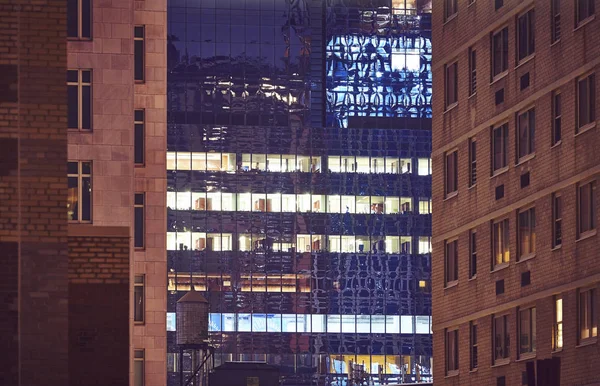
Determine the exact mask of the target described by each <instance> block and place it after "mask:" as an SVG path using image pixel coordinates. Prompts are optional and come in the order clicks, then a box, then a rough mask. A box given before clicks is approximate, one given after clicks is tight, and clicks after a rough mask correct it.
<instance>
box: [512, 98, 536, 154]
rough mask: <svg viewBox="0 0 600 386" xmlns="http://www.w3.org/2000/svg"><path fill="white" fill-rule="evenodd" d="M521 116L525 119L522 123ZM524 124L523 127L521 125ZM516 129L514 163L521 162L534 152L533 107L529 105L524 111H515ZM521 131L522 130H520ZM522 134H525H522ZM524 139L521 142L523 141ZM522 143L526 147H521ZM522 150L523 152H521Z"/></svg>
mask: <svg viewBox="0 0 600 386" xmlns="http://www.w3.org/2000/svg"><path fill="white" fill-rule="evenodd" d="M522 117H524V118H523V120H524V121H525V122H524V123H522V119H521V118H522ZM524 124H526V125H527V126H526V127H525V128H523V127H522V125H524ZM516 126H517V128H516V130H515V147H516V148H515V156H516V160H515V162H516V164H517V165H518V164H519V163H521V162H523V161H524V160H526V159H528V158H530V157H531V156H532V155H534V154H535V107H530V108H528V109H527V110H525V111H522V112H519V113H517V116H516ZM522 131H523V132H522ZM522 134H525V135H524V136H522ZM524 140H525V141H526V143H525V144H523V141H524ZM522 145H524V146H525V147H526V148H525V149H522V148H521V147H522ZM522 151H524V152H522Z"/></svg>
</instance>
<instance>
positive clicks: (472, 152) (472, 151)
mask: <svg viewBox="0 0 600 386" xmlns="http://www.w3.org/2000/svg"><path fill="white" fill-rule="evenodd" d="M475 185H477V140H476V138H475V137H471V138H469V188H472V187H473V186H475Z"/></svg>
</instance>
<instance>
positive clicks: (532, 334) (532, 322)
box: [517, 306, 537, 359]
mask: <svg viewBox="0 0 600 386" xmlns="http://www.w3.org/2000/svg"><path fill="white" fill-rule="evenodd" d="M523 313H528V314H529V325H528V326H527V329H528V331H527V332H528V336H529V346H528V348H526V349H525V350H523V347H522V342H523V326H522V322H523V319H522V318H523ZM536 315H537V310H536V307H535V306H529V307H519V308H517V335H518V337H519V346H518V347H517V358H519V359H521V358H522V357H528V356H532V355H535V353H536V350H537V348H536V343H537V342H536V333H537V325H536Z"/></svg>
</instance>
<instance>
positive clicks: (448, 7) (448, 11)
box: [444, 0, 458, 20]
mask: <svg viewBox="0 0 600 386" xmlns="http://www.w3.org/2000/svg"><path fill="white" fill-rule="evenodd" d="M456 12H458V0H444V20H448V19H449V18H450V17H451V16H453V15H455V14H456Z"/></svg>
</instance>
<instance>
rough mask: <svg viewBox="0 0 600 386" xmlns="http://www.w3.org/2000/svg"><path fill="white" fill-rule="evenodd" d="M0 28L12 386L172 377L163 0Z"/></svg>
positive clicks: (6, 377) (75, 1)
mask: <svg viewBox="0 0 600 386" xmlns="http://www.w3.org/2000/svg"><path fill="white" fill-rule="evenodd" d="M0 31H1V32H2V33H1V34H0V35H1V36H0V115H1V117H2V118H1V119H0V250H2V251H3V257H2V259H0V268H1V273H0V275H1V276H0V277H1V278H2V280H0V282H1V284H0V298H1V299H2V302H0V314H1V315H3V316H7V317H3V318H0V345H1V346H2V347H3V349H4V352H5V355H3V356H2V357H3V360H2V361H1V362H2V363H1V364H0V383H1V384H7V385H9V384H10V385H37V384H44V385H61V386H62V385H68V384H72V385H81V384H88V385H89V384H98V385H100V384H102V385H107V384H110V385H128V384H133V383H134V382H135V384H136V385H139V384H143V385H164V384H165V382H166V365H165V356H166V348H165V347H166V332H165V331H166V327H165V324H166V316H165V309H166V276H167V275H166V256H165V234H166V229H165V224H166V220H165V212H166V210H165V200H166V198H165V190H166V182H165V158H166V155H165V149H166V124H165V121H166V113H165V111H166V110H165V104H166V79H165V77H166V56H165V46H166V44H165V41H166V0H157V1H133V0H131V1H118V2H114V1H113V2H110V1H108V2H107V1H93V2H92V1H90V0H42V1H36V2H33V1H26V0H21V1H12V2H5V3H3V4H0ZM65 209H66V210H65ZM65 212H66V213H65ZM66 214H67V216H66ZM107 369H110V371H107ZM140 382H141V383H140Z"/></svg>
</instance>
